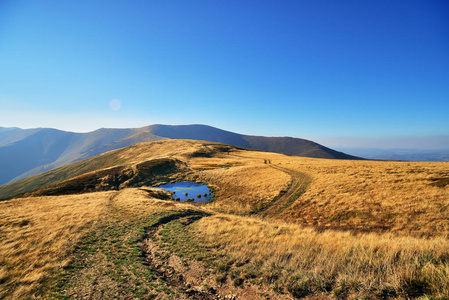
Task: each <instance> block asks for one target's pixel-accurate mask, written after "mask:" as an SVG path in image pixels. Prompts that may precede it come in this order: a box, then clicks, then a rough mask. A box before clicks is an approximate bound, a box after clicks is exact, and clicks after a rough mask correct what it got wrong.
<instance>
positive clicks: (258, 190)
mask: <svg viewBox="0 0 449 300" xmlns="http://www.w3.org/2000/svg"><path fill="white" fill-rule="evenodd" d="M192 164H194V167H196V168H197V169H202V168H206V169H205V170H203V171H198V172H196V173H195V175H194V176H193V178H194V179H195V180H199V181H202V182H206V183H208V184H209V185H211V186H212V187H215V188H216V189H217V192H216V193H215V196H217V198H218V199H219V200H218V201H216V202H214V203H212V204H211V205H209V208H210V209H213V210H216V211H221V212H228V213H236V214H245V213H249V212H252V211H254V210H258V209H260V208H262V207H265V206H267V205H269V203H270V202H271V201H272V200H273V198H274V197H276V196H278V194H279V193H280V191H282V190H286V189H287V187H288V184H289V182H290V176H289V175H288V174H286V173H285V172H282V171H279V170H277V169H274V168H272V167H270V166H269V165H267V164H264V160H263V159H260V158H258V157H256V158H255V159H247V158H241V157H238V156H234V155H230V156H226V155H223V156H221V157H220V158H218V159H217V158H212V159H204V158H203V159H195V160H192ZM211 165H212V166H215V168H210V166H211ZM221 166H229V167H221Z"/></svg>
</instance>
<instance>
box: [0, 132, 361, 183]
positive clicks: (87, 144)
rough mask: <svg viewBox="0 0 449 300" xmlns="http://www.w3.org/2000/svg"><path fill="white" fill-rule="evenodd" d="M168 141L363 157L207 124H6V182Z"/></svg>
mask: <svg viewBox="0 0 449 300" xmlns="http://www.w3.org/2000/svg"><path fill="white" fill-rule="evenodd" d="M163 139H194V140H202V141H210V142H217V143H224V144H228V145H233V146H238V147H247V148H253V149H256V150H262V151H269V152H276V153H283V154H288V155H297V156H305V157H316V158H333V159H357V158H356V157H354V156H350V155H347V154H344V153H342V152H337V151H334V150H332V149H329V148H326V147H324V146H322V145H319V144H317V143H314V142H312V141H308V140H304V139H299V138H290V137H262V136H249V135H242V134H237V133H233V132H229V131H225V130H221V129H218V128H214V127H211V126H206V125H180V126H170V125H151V126H146V127H141V128H129V129H104V128H103V129H98V130H95V131H92V132H88V133H74V132H66V131H61V130H56V129H50V128H36V129H27V130H22V129H19V128H2V127H0V166H1V168H0V169H1V171H0V185H2V184H6V183H8V182H12V181H16V180H19V179H22V178H26V177H28V176H32V175H36V174H40V173H42V172H45V171H48V170H51V169H54V168H57V167H60V166H64V165H67V164H69V163H72V162H75V161H79V160H81V159H84V158H88V157H92V156H95V155H98V154H101V153H104V152H107V151H110V150H115V149H119V148H122V147H126V146H129V145H133V144H136V143H142V142H151V141H157V140H163Z"/></svg>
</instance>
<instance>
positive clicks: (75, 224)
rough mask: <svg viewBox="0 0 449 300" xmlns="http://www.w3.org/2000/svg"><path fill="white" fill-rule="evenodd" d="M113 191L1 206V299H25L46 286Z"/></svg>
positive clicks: (32, 199) (3, 204)
mask: <svg viewBox="0 0 449 300" xmlns="http://www.w3.org/2000/svg"><path fill="white" fill-rule="evenodd" d="M112 194H113V193H112V192H103V193H92V194H85V195H74V196H58V197H37V198H25V199H16V200H10V201H4V202H0V230H1V231H0V283H1V286H0V298H5V297H6V296H10V297H12V298H17V299H19V298H22V297H24V296H28V295H32V294H34V293H35V292H36V291H37V290H39V289H41V285H45V284H46V283H47V282H46V281H47V280H48V278H49V276H51V275H52V274H53V273H54V272H55V271H56V270H57V269H58V268H60V267H63V266H65V265H66V264H67V261H66V260H65V259H64V257H65V255H66V254H67V252H68V251H70V250H71V249H72V248H73V245H75V244H76V243H77V241H78V240H79V238H80V236H82V235H83V234H84V233H85V232H86V230H89V225H90V224H91V223H92V222H95V220H97V219H99V218H100V216H101V214H102V211H103V209H104V206H105V205H106V203H107V202H108V199H109V198H110V197H111V196H112Z"/></svg>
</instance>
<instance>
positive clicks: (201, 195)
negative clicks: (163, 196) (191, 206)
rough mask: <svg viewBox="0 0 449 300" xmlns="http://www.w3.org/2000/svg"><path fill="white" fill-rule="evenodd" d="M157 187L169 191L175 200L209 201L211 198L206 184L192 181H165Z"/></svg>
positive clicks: (210, 192)
mask: <svg viewBox="0 0 449 300" xmlns="http://www.w3.org/2000/svg"><path fill="white" fill-rule="evenodd" d="M158 188H160V189H164V190H166V191H169V192H171V193H172V195H173V196H172V197H173V200H176V201H190V202H209V201H210V200H211V199H212V198H213V195H212V191H211V190H210V189H209V187H208V186H207V185H205V184H202V183H197V182H193V181H179V182H173V183H167V184H163V185H160V186H158ZM178 198H179V199H178Z"/></svg>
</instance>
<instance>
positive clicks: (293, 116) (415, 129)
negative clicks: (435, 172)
mask: <svg viewBox="0 0 449 300" xmlns="http://www.w3.org/2000/svg"><path fill="white" fill-rule="evenodd" d="M112 100H119V101H120V103H121V105H120V106H119V108H117V106H113V109H111V106H110V105H109V103H110V102H111V101H112ZM116 102H117V101H116ZM154 123H163V124H198V123H201V124H208V125H211V126H215V127H219V128H222V129H226V130H230V131H234V132H238V133H245V134H254V135H268V136H270V135H271V136H294V137H303V138H310V139H315V140H317V139H320V138H339V137H350V138H353V139H354V138H359V137H363V138H365V139H366V138H368V139H369V138H373V139H378V138H392V137H397V136H407V137H409V138H413V137H422V136H445V135H449V2H447V1H432V0H430V1H414V0H411V1H397V0H396V1H395V0H393V1H355V0H354V1H331V0H327V1H324V0H322V1H299V0H295V1H281V2H279V1H233V0H230V1H210V0H208V1H205V0H204V1H201V0H200V1H185V0H182V1H181V0H178V1H149V0H148V1H103V0H97V1H85V0H81V1H53V0H40V1H31V0H3V1H0V126H5V127H7V126H18V127H22V128H29V127H54V128H59V129H64V130H70V131H90V130H94V129H97V128H100V127H116V128H118V127H140V126H145V125H150V124H154ZM341 141H343V139H342V140H341ZM343 146H344V145H343ZM448 148H449V145H448Z"/></svg>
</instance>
